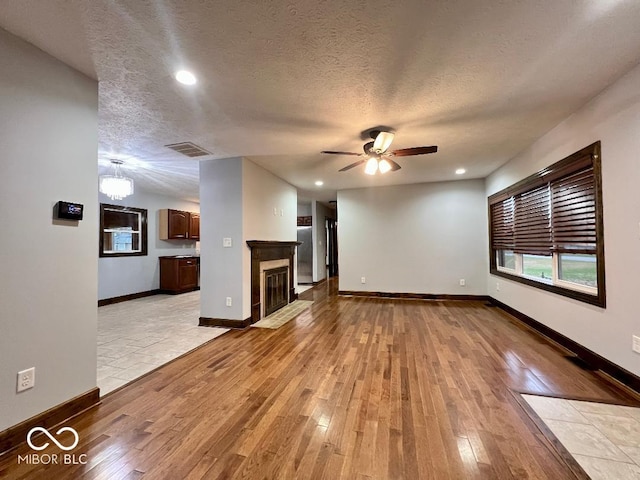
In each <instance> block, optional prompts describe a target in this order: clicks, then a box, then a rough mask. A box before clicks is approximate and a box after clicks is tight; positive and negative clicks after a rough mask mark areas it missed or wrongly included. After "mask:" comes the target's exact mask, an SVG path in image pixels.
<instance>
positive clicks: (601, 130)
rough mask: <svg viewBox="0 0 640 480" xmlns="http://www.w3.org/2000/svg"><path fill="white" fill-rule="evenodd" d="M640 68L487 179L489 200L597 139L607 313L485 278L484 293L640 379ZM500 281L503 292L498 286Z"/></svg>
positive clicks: (560, 297)
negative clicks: (636, 347)
mask: <svg viewBox="0 0 640 480" xmlns="http://www.w3.org/2000/svg"><path fill="white" fill-rule="evenodd" d="M638 85H640V67H636V68H635V69H634V70H632V71H631V72H629V73H628V74H627V75H626V76H624V77H623V78H621V79H620V80H619V81H618V82H616V83H615V84H613V85H612V86H610V87H609V88H608V89H607V90H606V91H604V92H603V93H602V94H600V95H599V96H598V97H596V98H595V99H593V100H592V101H591V102H590V103H588V104H587V105H586V106H585V107H583V108H582V109H580V110H579V111H578V112H576V113H575V114H574V115H572V116H571V117H569V118H567V119H566V120H565V121H564V122H562V123H561V124H560V125H558V126H557V127H555V128H554V129H553V130H551V131H550V132H549V133H547V134H546V135H545V136H544V137H542V138H541V139H540V140H538V141H537V142H536V143H535V144H533V145H532V146H531V147H530V148H529V149H527V150H526V151H525V152H523V153H522V154H521V155H519V156H518V157H516V158H515V159H513V160H512V161H510V162H509V163H507V164H506V165H505V166H503V167H502V168H500V169H499V170H497V171H496V172H494V173H493V174H492V175H491V176H490V177H489V178H488V179H487V195H490V194H492V193H495V192H496V191H499V190H501V189H502V188H504V187H507V186H509V185H511V184H513V183H515V182H517V181H518V180H521V179H522V178H524V177H527V176H528V175H530V174H532V173H534V172H537V171H538V170H541V169H542V168H544V167H547V166H549V165H551V164H552V163H555V162H556V161H558V160H561V159H562V158H564V157H566V156H567V155H569V154H571V153H573V152H575V151H577V150H579V149H581V148H582V147H585V146H587V145H589V144H591V143H593V142H595V141H597V140H601V141H602V182H603V183H602V189H603V192H602V193H603V207H604V238H605V242H604V244H605V268H606V287H607V308H606V309H604V310H603V309H601V308H598V307H594V306H591V305H587V304H584V303H581V302H578V301H575V300H571V299H568V298H566V297H562V296H559V295H554V294H552V293H549V292H544V291H542V290H538V289H536V288H534V287H529V286H526V285H522V284H519V283H515V282H511V281H509V280H505V279H503V278H501V277H496V276H493V275H489V295H491V296H493V297H495V298H497V299H498V300H500V301H502V302H504V303H506V304H508V305H510V306H512V307H513V308H515V309H517V310H519V311H521V312H523V313H525V314H527V315H529V316H530V317H533V318H534V319H536V320H537V321H539V322H541V323H544V324H545V325H547V326H549V327H551V328H553V329H554V330H556V331H558V332H560V333H562V334H563V335H566V336H567V337H569V338H571V339H573V340H574V341H576V342H578V343H580V344H581V345H583V346H585V347H587V348H589V349H591V350H593V351H595V352H596V353H598V354H600V355H602V356H603V357H605V358H607V359H609V360H610V361H612V362H614V363H616V364H618V365H620V366H622V367H624V368H626V369H627V370H629V371H631V372H633V373H635V374H636V375H640V355H638V354H637V353H634V352H632V351H631V335H632V334H636V335H640V314H638V308H637V307H638V303H637V298H636V297H637V296H638V292H639V288H638V287H639V286H640V280H639V279H638V278H639V277H638V272H640V231H639V227H638V225H639V222H640V194H639V193H638V192H639V188H638V185H639V184H640V161H639V160H638V152H640V90H639V89H638ZM498 282H499V283H500V291H497V290H496V283H498Z"/></svg>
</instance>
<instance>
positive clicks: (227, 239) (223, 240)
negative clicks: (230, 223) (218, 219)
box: [222, 237, 231, 248]
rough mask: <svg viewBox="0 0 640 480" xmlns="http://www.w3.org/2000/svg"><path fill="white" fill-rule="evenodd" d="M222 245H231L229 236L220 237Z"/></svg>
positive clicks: (224, 246)
mask: <svg viewBox="0 0 640 480" xmlns="http://www.w3.org/2000/svg"><path fill="white" fill-rule="evenodd" d="M222 247H223V248H229V247H231V239H230V238H229V237H225V238H223V239H222Z"/></svg>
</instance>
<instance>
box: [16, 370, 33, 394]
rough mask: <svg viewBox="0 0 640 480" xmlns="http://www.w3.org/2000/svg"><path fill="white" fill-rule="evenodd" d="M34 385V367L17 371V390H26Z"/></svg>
mask: <svg viewBox="0 0 640 480" xmlns="http://www.w3.org/2000/svg"><path fill="white" fill-rule="evenodd" d="M35 385H36V367H31V368H28V369H26V370H22V371H21V372H18V392H22V391H24V390H28V389H30V388H33V387H34V386H35Z"/></svg>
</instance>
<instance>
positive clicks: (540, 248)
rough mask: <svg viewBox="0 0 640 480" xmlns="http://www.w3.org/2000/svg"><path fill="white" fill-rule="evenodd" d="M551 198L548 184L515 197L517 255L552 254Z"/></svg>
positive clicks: (515, 249)
mask: <svg viewBox="0 0 640 480" xmlns="http://www.w3.org/2000/svg"><path fill="white" fill-rule="evenodd" d="M549 198H550V194H549V185H548V184H547V185H543V186H541V187H538V188H535V189H533V190H531V191H528V192H524V193H521V194H520V195H518V196H517V197H515V221H514V236H515V248H514V251H515V252H516V253H534V254H538V255H549V254H550V252H551V245H552V243H551V228H550V210H551V209H550V208H549Z"/></svg>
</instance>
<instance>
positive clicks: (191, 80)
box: [176, 70, 198, 85]
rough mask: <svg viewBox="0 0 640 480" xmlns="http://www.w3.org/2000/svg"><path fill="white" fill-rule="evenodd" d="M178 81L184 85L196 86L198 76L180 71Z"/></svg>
mask: <svg viewBox="0 0 640 480" xmlns="http://www.w3.org/2000/svg"><path fill="white" fill-rule="evenodd" d="M176 80H177V81H179V82H180V83H182V84H183V85H195V84H196V82H197V81H198V80H197V79H196V76H195V75H194V74H193V73H191V72H188V71H187V70H180V71H178V72H176Z"/></svg>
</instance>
